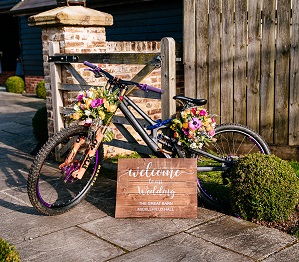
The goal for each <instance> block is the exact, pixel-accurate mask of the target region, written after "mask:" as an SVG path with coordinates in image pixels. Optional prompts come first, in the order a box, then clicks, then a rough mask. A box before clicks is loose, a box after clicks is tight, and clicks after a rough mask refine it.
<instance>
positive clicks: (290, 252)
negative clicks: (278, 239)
mask: <svg viewBox="0 0 299 262" xmlns="http://www.w3.org/2000/svg"><path fill="white" fill-rule="evenodd" d="M282 261H286V262H298V261H299V243H298V244H295V245H292V246H290V247H286V248H283V249H282V250H280V251H279V252H277V253H275V254H273V255H271V256H270V257H268V258H266V259H265V260H263V262H282Z"/></svg>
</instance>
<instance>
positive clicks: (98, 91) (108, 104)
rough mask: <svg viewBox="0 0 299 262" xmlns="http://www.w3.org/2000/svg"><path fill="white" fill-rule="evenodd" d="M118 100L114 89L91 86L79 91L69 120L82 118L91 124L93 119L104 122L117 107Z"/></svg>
mask: <svg viewBox="0 0 299 262" xmlns="http://www.w3.org/2000/svg"><path fill="white" fill-rule="evenodd" d="M118 101H119V98H118V93H117V90H116V91H111V90H107V89H106V88H104V87H91V88H90V89H89V90H84V91H81V92H79V94H78V96H77V103H76V104H75V105H74V110H75V112H74V113H73V114H71V116H70V119H71V120H84V121H85V123H86V124H91V123H92V121H93V120H94V119H97V120H101V124H104V125H105V124H106V122H107V120H108V119H109V117H110V116H111V115H112V114H113V113H114V112H115V110H116V109H117V103H118Z"/></svg>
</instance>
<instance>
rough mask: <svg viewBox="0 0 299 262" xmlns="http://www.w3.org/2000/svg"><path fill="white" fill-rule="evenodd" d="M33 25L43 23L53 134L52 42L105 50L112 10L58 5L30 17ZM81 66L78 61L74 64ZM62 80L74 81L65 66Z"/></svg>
mask: <svg viewBox="0 0 299 262" xmlns="http://www.w3.org/2000/svg"><path fill="white" fill-rule="evenodd" d="M28 22H29V25H30V26H40V27H42V41H43V60H44V76H45V86H46V90H47V111H48V130H49V134H53V132H54V128H53V108H52V89H51V82H50V79H51V78H50V67H49V63H48V59H47V58H48V55H49V42H51V41H54V42H59V48H60V53H98V52H105V51H106V46H107V43H106V31H105V27H106V26H111V25H112V24H113V17H112V16H111V15H110V14H107V13H103V12H100V11H96V10H93V9H90V8H86V7H83V6H65V7H58V8H55V9H52V10H49V11H46V12H43V13H40V14H37V15H34V16H31V17H29V19H28ZM74 67H75V68H78V67H79V65H74ZM61 80H62V82H64V83H74V78H73V77H71V75H70V74H68V73H67V72H66V71H65V68H64V67H62V72H61Z"/></svg>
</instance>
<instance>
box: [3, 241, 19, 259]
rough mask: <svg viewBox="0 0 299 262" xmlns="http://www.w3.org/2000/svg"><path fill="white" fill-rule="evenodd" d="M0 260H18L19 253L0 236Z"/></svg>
mask: <svg viewBox="0 0 299 262" xmlns="http://www.w3.org/2000/svg"><path fill="white" fill-rule="evenodd" d="M0 261H7V262H18V261H21V260H20V259H19V254H18V252H17V251H16V249H15V247H14V246H12V245H10V244H9V243H8V242H7V241H5V240H4V239H2V238H0Z"/></svg>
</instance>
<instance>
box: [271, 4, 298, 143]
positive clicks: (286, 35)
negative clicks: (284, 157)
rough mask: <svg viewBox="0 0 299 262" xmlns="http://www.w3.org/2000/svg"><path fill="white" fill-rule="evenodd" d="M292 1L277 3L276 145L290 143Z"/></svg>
mask: <svg viewBox="0 0 299 262" xmlns="http://www.w3.org/2000/svg"><path fill="white" fill-rule="evenodd" d="M290 10H291V0H280V1H278V2H277V38H276V73H275V117H274V122H275V126H274V143H275V144H277V145H283V144H287V143H288V134H289V132H288V114H289V107H288V100H289V62H290ZM297 88H298V87H297Z"/></svg>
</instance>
